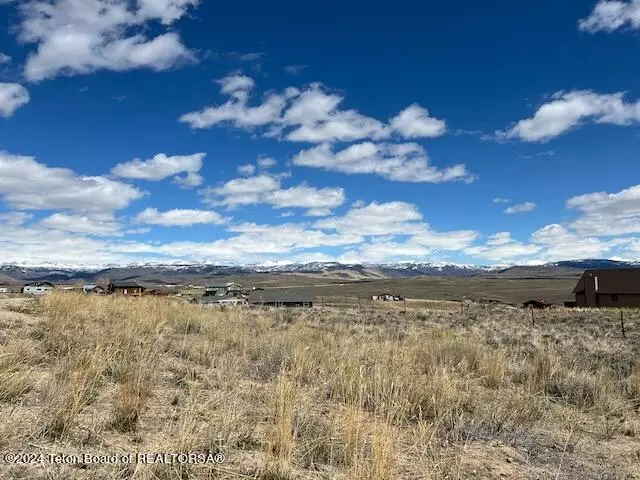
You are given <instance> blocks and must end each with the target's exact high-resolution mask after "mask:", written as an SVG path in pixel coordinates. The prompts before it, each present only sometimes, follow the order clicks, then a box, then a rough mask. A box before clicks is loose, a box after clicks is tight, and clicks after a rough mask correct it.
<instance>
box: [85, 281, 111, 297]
mask: <svg viewBox="0 0 640 480" xmlns="http://www.w3.org/2000/svg"><path fill="white" fill-rule="evenodd" d="M82 291H83V292H84V293H91V294H94V295H104V294H105V293H107V292H106V291H105V289H104V288H102V287H101V286H100V285H96V284H93V283H90V284H87V285H83V286H82Z"/></svg>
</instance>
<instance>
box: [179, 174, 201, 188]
mask: <svg viewBox="0 0 640 480" xmlns="http://www.w3.org/2000/svg"><path fill="white" fill-rule="evenodd" d="M173 183H175V184H177V185H178V186H179V187H180V188H183V189H189V188H195V187H199V186H200V185H202V184H203V183H204V178H202V176H201V175H200V174H198V173H195V172H189V173H187V174H186V175H184V176H180V175H177V176H175V177H173Z"/></svg>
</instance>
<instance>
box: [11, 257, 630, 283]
mask: <svg viewBox="0 0 640 480" xmlns="http://www.w3.org/2000/svg"><path fill="white" fill-rule="evenodd" d="M633 267H640V261H636V262H620V261H615V260H603V259H586V260H568V261H562V262H555V263H547V264H544V265H527V266H508V267H507V266H502V267H482V266H476V265H456V264H447V263H397V264H371V265H345V264H340V263H332V262H314V263H307V264H288V265H247V266H233V265H209V264H167V265H161V264H132V265H125V266H105V267H103V268H95V267H94V268H89V267H72V266H66V265H56V264H50V265H40V266H20V265H0V284H2V283H5V284H21V283H26V282H35V281H49V282H52V283H64V284H69V283H78V282H95V281H98V280H100V279H114V280H115V279H117V280H131V279H133V280H136V281H139V282H140V283H143V284H155V285H168V284H174V285H187V284H201V283H206V282H211V281H215V279H216V278H219V277H232V276H233V277H237V276H247V275H259V276H264V275H265V274H269V275H298V276H305V277H311V278H318V279H326V280H336V281H338V280H339V281H358V280H374V279H382V278H411V277H421V276H441V277H484V278H510V279H516V278H577V277H579V276H580V275H581V274H582V272H583V271H584V270H586V269H595V268H598V269H605V268H633Z"/></svg>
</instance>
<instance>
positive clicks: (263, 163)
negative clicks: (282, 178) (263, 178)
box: [258, 157, 278, 169]
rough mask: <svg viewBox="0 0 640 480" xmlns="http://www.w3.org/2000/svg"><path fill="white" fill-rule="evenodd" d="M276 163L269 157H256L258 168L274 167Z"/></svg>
mask: <svg viewBox="0 0 640 480" xmlns="http://www.w3.org/2000/svg"><path fill="white" fill-rule="evenodd" d="M277 163H278V162H276V161H275V160H274V159H273V158H271V157H260V158H258V166H259V167H260V168H264V169H267V168H271V167H275V166H276V164H277Z"/></svg>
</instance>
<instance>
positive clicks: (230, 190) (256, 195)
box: [202, 175, 280, 206]
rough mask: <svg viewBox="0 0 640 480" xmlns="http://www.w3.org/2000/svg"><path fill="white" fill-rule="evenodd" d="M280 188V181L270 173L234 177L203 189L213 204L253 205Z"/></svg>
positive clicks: (207, 198)
mask: <svg viewBox="0 0 640 480" xmlns="http://www.w3.org/2000/svg"><path fill="white" fill-rule="evenodd" d="M279 188H280V181H279V180H278V179H276V178H274V177H272V176H270V175H258V176H256V177H249V178H234V179H233V180H229V181H228V182H226V183H224V184H223V185H221V186H219V187H209V188H206V189H204V190H203V192H202V193H203V195H204V199H205V201H206V202H207V203H211V204H213V205H225V206H236V205H252V204H256V203H261V202H262V198H263V197H264V195H265V194H267V193H269V192H273V191H275V190H278V189H279Z"/></svg>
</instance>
